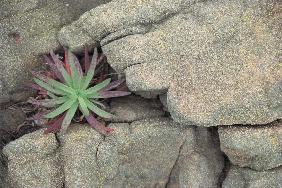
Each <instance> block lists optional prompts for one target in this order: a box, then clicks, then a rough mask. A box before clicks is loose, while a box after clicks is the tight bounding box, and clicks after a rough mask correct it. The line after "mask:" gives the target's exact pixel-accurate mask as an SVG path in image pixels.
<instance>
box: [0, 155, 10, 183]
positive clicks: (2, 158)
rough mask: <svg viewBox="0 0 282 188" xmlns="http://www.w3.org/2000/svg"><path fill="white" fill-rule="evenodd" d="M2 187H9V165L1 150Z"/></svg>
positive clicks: (0, 170) (0, 179)
mask: <svg viewBox="0 0 282 188" xmlns="http://www.w3.org/2000/svg"><path fill="white" fill-rule="evenodd" d="M0 188H9V186H8V184H7V166H6V164H5V159H4V156H3V154H2V151H0Z"/></svg>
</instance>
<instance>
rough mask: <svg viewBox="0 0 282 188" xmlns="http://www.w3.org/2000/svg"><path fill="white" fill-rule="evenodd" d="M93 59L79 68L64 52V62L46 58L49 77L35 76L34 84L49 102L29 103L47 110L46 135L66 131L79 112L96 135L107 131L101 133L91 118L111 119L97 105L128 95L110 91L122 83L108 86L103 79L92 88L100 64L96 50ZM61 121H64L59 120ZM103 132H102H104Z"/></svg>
mask: <svg viewBox="0 0 282 188" xmlns="http://www.w3.org/2000/svg"><path fill="white" fill-rule="evenodd" d="M95 53H96V54H94V55H93V58H92V60H91V62H90V64H89V62H85V64H87V65H88V66H87V67H85V68H84V72H83V70H82V67H81V65H80V63H79V61H78V59H77V58H76V57H75V55H74V54H73V53H72V52H71V51H69V50H68V51H66V52H65V62H62V61H61V60H60V59H59V58H58V57H57V56H56V55H55V54H54V53H53V52H51V53H50V55H51V57H52V59H50V58H49V57H48V56H45V59H46V60H47V64H48V65H49V66H50V69H51V70H52V71H51V74H49V75H52V76H47V75H48V74H47V75H45V74H40V73H36V74H35V76H36V78H34V82H35V83H36V84H37V89H38V90H39V91H40V92H41V93H42V92H43V93H46V94H47V95H48V98H45V99H42V100H32V101H31V103H33V104H36V105H39V106H43V107H49V108H51V109H52V110H51V111H50V112H48V113H47V114H45V115H44V116H43V118H46V119H51V120H52V121H51V122H52V123H51V124H49V127H48V128H47V130H46V132H57V131H59V130H60V129H61V131H63V132H65V131H66V129H67V128H68V126H69V124H70V123H71V120H72V119H73V117H74V115H75V113H76V112H77V110H78V109H79V110H80V111H81V113H82V114H83V116H84V117H85V118H86V120H89V121H88V122H89V123H90V124H91V126H92V127H94V128H95V127H97V126H99V129H97V130H98V131H99V132H101V133H103V134H106V133H107V131H108V130H109V129H106V127H104V128H105V129H103V128H102V129H101V125H95V124H97V121H96V120H94V119H93V118H94V116H93V114H96V115H98V116H100V117H102V118H110V117H111V116H113V115H112V114H110V113H108V112H106V111H104V110H103V109H101V108H100V107H102V106H103V104H101V103H100V102H99V99H101V98H110V97H117V96H125V95H129V94H130V92H126V91H109V88H110V89H115V88H116V87H117V86H118V85H119V84H121V83H122V81H120V82H117V81H115V83H112V84H111V79H110V78H108V79H105V80H103V81H102V82H100V83H98V84H97V85H94V86H92V85H91V82H92V80H93V77H94V73H95V67H96V65H97V64H98V63H100V61H101V59H98V54H97V50H95ZM88 59H89V55H88V53H87V54H85V61H89V60H88ZM62 117H63V118H62ZM103 130H104V131H103Z"/></svg>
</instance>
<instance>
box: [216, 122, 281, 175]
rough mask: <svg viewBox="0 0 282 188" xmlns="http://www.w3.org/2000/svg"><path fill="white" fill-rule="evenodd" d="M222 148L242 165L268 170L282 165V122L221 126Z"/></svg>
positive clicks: (231, 158) (229, 156) (235, 163)
mask: <svg viewBox="0 0 282 188" xmlns="http://www.w3.org/2000/svg"><path fill="white" fill-rule="evenodd" d="M219 137H220V145H221V150H222V151H223V152H224V153H225V154H226V155H227V156H228V158H229V160H230V161H231V162H232V163H233V164H234V165H238V166H240V167H249V168H252V169H254V170H267V169H271V168H275V167H278V166H281V165H282V124H281V122H280V123H279V122H275V123H272V124H268V125H264V126H228V127H224V126H223V127H220V128H219Z"/></svg>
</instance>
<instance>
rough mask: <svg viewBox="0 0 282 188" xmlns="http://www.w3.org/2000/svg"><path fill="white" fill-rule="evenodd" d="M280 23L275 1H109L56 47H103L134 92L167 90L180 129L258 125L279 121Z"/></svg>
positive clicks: (63, 33) (65, 32) (72, 28)
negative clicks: (85, 44)
mask: <svg viewBox="0 0 282 188" xmlns="http://www.w3.org/2000/svg"><path fill="white" fill-rule="evenodd" d="M280 23H281V12H280V11H279V6H278V2H277V1H269V0H262V1H237V0H232V1H225V0H218V1H200V2H198V1H192V0H191V1H182V0H176V1H175V0H165V1H163V0H145V1H139V0H135V1H127V0H114V1H112V2H110V3H108V4H105V5H102V6H99V7H97V8H95V9H92V10H91V11H89V12H87V13H85V14H83V15H82V16H81V17H80V19H79V20H77V21H75V22H73V23H72V24H71V25H69V26H66V27H64V28H63V29H62V30H61V31H60V33H59V40H60V42H61V43H62V44H63V45H66V46H69V47H71V48H72V49H73V50H78V49H80V48H81V44H83V43H84V42H86V43H91V42H92V43H95V42H97V41H101V43H102V45H103V50H104V52H105V54H106V55H107V56H108V61H109V63H110V64H111V65H112V67H113V68H115V69H116V70H117V71H118V72H120V71H123V70H124V71H125V73H126V78H127V85H128V87H129V88H130V89H131V90H132V91H136V92H140V91H141V92H145V91H148V92H152V93H159V94H163V93H164V92H166V91H167V90H168V94H167V99H168V100H167V103H168V109H169V111H170V113H171V115H172V117H173V119H174V120H175V121H177V122H180V123H184V124H193V125H194V124H197V125H200V126H215V125H232V124H263V123H269V122H271V121H274V120H276V119H278V118H281V117H282V114H281V113H282V109H281V107H282V106H281V103H280V101H282V100H281V99H282V96H281V93H282V92H281V66H279V63H280V62H281V57H280V56H279V53H280V51H279V49H280V47H279V46H280V44H281V32H280V30H279V25H280ZM80 37H82V40H80V43H77V40H78V39H80Z"/></svg>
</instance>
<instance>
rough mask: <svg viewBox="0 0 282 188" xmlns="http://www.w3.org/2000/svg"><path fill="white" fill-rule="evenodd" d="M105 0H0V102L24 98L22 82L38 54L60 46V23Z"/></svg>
mask: <svg viewBox="0 0 282 188" xmlns="http://www.w3.org/2000/svg"><path fill="white" fill-rule="evenodd" d="M108 1H109V0H74V1H73V0H62V1H61V0H2V1H1V6H0V62H1V64H0V68H1V72H0V80H1V81H0V103H3V102H8V101H10V100H12V101H14V100H17V99H23V98H24V97H23V96H25V95H26V93H27V92H26V91H23V89H24V82H25V81H26V80H28V79H29V73H30V71H31V70H32V69H35V68H36V67H38V65H40V64H41V63H42V59H41V58H39V56H40V55H42V54H43V53H48V52H49V51H50V50H55V49H57V48H58V47H59V46H60V45H59V43H58V41H57V38H56V36H57V32H58V31H59V29H60V28H61V27H62V26H63V25H65V24H68V23H70V22H71V21H72V20H75V19H77V18H78V17H79V16H80V15H81V14H82V13H84V12H85V11H87V10H89V9H91V8H94V7H96V6H97V5H100V4H102V3H106V2H108ZM20 91H21V92H20ZM14 93H18V94H17V95H14ZM20 96H21V97H20Z"/></svg>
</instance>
